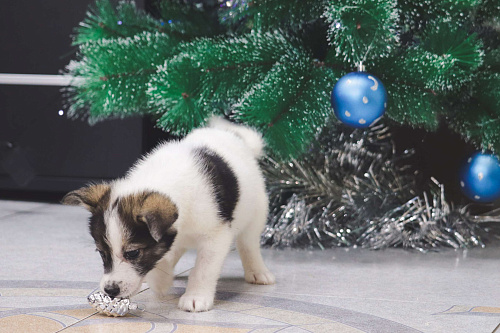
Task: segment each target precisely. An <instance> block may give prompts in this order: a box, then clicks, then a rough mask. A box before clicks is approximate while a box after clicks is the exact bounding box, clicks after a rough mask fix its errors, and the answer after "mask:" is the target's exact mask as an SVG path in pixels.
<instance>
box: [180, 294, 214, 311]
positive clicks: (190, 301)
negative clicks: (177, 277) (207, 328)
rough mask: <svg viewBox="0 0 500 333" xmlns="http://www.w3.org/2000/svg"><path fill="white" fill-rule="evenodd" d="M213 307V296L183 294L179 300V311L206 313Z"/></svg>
mask: <svg viewBox="0 0 500 333" xmlns="http://www.w3.org/2000/svg"><path fill="white" fill-rule="evenodd" d="M213 305H214V297H213V296H205V295H187V294H184V295H182V297H181V298H180V300H179V309H181V310H184V311H189V312H202V311H208V310H210V309H211V308H212V306H213Z"/></svg>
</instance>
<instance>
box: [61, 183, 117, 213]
mask: <svg viewBox="0 0 500 333" xmlns="http://www.w3.org/2000/svg"><path fill="white" fill-rule="evenodd" d="M110 192H111V188H110V186H109V185H108V184H95V185H89V186H86V187H82V188H80V189H78V190H75V191H72V192H69V193H68V194H66V195H65V196H64V198H63V199H62V200H61V203H62V204H64V205H71V206H83V207H85V208H87V209H88V210H89V211H91V212H94V211H96V210H104V209H105V208H106V207H107V205H108V203H109V195H110Z"/></svg>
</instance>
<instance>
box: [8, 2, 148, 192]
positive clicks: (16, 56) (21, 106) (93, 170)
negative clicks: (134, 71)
mask: <svg viewBox="0 0 500 333" xmlns="http://www.w3.org/2000/svg"><path fill="white" fill-rule="evenodd" d="M90 3H93V1H65V0H51V1H33V0H17V1H7V2H5V3H3V4H2V10H1V11H0V45H1V52H0V73H19V74H59V73H60V70H61V69H63V68H64V66H65V65H66V64H67V63H68V62H69V60H70V59H71V58H72V57H73V56H74V54H75V51H76V48H75V47H72V46H71V37H70V36H71V35H72V33H73V29H74V27H76V26H77V25H78V23H79V22H80V21H81V20H82V19H83V18H84V16H85V13H86V11H87V7H88V5H89V4H90ZM137 3H138V5H139V6H142V1H138V2H137ZM60 89H61V87H55V86H29V85H0V198H18V197H22V198H28V199H29V198H31V197H34V198H36V199H44V198H46V199H48V200H52V199H57V198H59V197H60V196H61V195H62V194H63V193H64V192H67V191H69V190H72V189H75V188H77V187H80V186H82V185H84V184H86V183H88V182H90V181H99V180H103V179H104V180H107V179H113V178H116V177H119V176H122V175H123V174H124V173H125V171H126V170H127V169H128V168H129V167H130V166H131V165H132V163H133V162H134V161H135V160H136V159H137V158H138V157H139V156H140V155H141V154H142V153H143V152H144V151H146V150H148V149H149V148H150V146H151V145H153V144H154V141H155V139H156V132H155V131H154V130H152V127H153V126H152V125H151V124H150V123H149V122H148V121H147V120H143V119H142V118H133V119H126V120H122V121H121V120H114V121H104V122H102V123H99V124H97V125H95V126H90V125H88V124H87V123H86V122H85V121H79V120H76V121H75V120H70V119H68V118H66V116H65V115H64V112H65V110H64V107H63V106H62V95H61V92H60ZM60 113H61V114H60Z"/></svg>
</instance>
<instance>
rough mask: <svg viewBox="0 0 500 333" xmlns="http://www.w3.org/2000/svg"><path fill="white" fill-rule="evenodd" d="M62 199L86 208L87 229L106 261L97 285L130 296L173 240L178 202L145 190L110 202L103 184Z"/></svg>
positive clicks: (120, 295)
mask: <svg viewBox="0 0 500 333" xmlns="http://www.w3.org/2000/svg"><path fill="white" fill-rule="evenodd" d="M62 203H63V204H66V205H78V206H83V207H85V208H86V209H88V210H89V211H90V212H91V213H92V215H91V217H90V223H89V228H90V234H91V235H92V237H93V238H94V240H95V243H96V248H97V251H98V252H99V253H100V255H101V257H102V261H103V264H104V276H103V277H102V279H101V289H102V290H103V291H104V292H105V293H107V294H108V295H109V296H111V297H130V296H133V295H135V294H136V293H137V292H138V291H139V288H140V287H141V284H142V281H143V280H144V277H145V276H146V274H147V273H148V272H149V271H150V270H151V269H153V268H154V267H155V265H156V263H157V262H158V260H160V259H161V258H162V257H163V256H164V255H165V253H167V251H168V250H169V249H170V247H171V246H172V243H173V242H174V239H175V236H176V231H175V228H174V226H173V223H174V222H175V221H176V220H177V218H178V210H177V207H176V205H175V204H174V203H173V202H172V201H171V200H170V198H168V197H167V196H165V195H163V194H160V193H158V192H151V191H144V192H140V193H136V194H131V195H127V196H123V197H118V198H116V199H114V200H113V202H111V188H110V186H109V185H107V184H98V185H90V186H88V187H84V188H81V189H79V190H76V191H73V192H70V193H68V194H67V195H66V196H65V197H64V198H63V200H62Z"/></svg>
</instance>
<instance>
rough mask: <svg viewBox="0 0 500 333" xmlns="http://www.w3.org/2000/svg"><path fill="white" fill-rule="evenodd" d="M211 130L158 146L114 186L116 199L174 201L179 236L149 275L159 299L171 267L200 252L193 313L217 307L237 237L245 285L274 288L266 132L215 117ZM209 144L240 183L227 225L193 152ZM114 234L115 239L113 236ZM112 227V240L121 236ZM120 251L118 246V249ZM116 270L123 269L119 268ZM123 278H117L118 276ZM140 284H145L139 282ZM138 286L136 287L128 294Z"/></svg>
mask: <svg viewBox="0 0 500 333" xmlns="http://www.w3.org/2000/svg"><path fill="white" fill-rule="evenodd" d="M210 126H211V127H208V128H202V129H197V130H194V131H193V132H191V134H189V135H188V136H187V137H186V138H185V139H184V140H182V141H178V142H169V143H165V144H162V145H160V146H159V147H158V148H156V149H155V150H154V151H153V152H151V153H150V154H149V155H147V156H145V157H144V158H143V159H142V160H140V161H139V162H138V163H137V164H136V165H135V166H134V167H133V168H132V169H131V170H130V171H129V173H128V174H127V175H126V177H125V178H123V179H120V180H118V181H116V182H114V183H113V184H112V190H111V202H113V201H114V199H116V198H117V197H122V196H125V195H129V194H135V193H139V192H141V191H145V190H146V191H147V190H152V191H157V192H160V193H163V194H165V195H167V196H168V197H170V199H171V200H172V201H173V203H175V205H176V206H177V208H178V211H179V217H178V219H177V221H176V222H175V223H174V225H173V227H174V228H175V229H176V230H177V237H176V239H175V241H174V243H173V245H172V248H171V249H170V250H169V252H167V254H166V255H165V257H164V258H163V259H162V260H161V261H160V262H159V263H158V265H157V268H155V269H153V270H152V271H151V272H149V273H148V275H147V276H146V281H147V282H148V284H149V285H150V287H151V288H152V290H153V291H154V292H155V293H157V294H158V295H163V294H165V293H166V292H167V290H168V289H169V288H170V286H171V284H172V281H173V269H174V266H175V264H176V263H177V261H178V260H179V258H180V257H181V256H182V254H183V253H184V252H185V251H186V249H188V248H196V249H197V259H196V265H195V267H194V269H193V270H192V272H191V273H190V275H189V280H188V285H187V288H186V292H185V294H184V295H183V296H182V297H181V299H180V301H179V307H180V308H181V309H183V310H187V311H206V310H208V309H210V308H211V307H212V306H213V299H214V294H215V289H216V285H217V280H218V278H219V275H220V271H221V267H222V264H223V261H224V259H225V257H226V255H227V253H228V252H229V249H230V247H231V244H232V242H233V240H234V239H236V240H237V247H238V251H239V252H240V255H241V258H242V263H243V267H244V270H245V280H246V281H247V282H250V283H257V284H272V283H274V276H273V275H272V274H271V273H270V272H269V270H268V269H267V267H266V266H265V265H264V262H263V260H262V256H261V253H260V247H259V240H260V233H261V232H262V230H263V228H264V225H265V222H266V218H267V213H268V198H267V194H266V191H265V185H264V179H263V177H262V174H261V171H260V169H259V166H258V163H257V160H256V157H258V156H260V154H261V152H262V147H263V143H262V139H261V138H260V135H259V134H258V133H257V132H255V131H253V130H251V129H249V128H246V127H243V126H239V125H234V124H231V123H229V122H227V121H225V120H222V119H218V118H215V119H212V120H211V121H210ZM199 147H208V148H209V149H211V150H213V151H215V152H216V153H217V154H218V155H220V156H221V157H222V158H223V159H224V161H225V162H226V163H228V164H229V166H230V167H231V169H232V170H233V172H234V173H235V176H236V178H237V181H238V188H239V200H238V203H237V205H236V207H235V210H234V212H233V221H232V222H231V223H227V222H224V221H221V219H220V217H219V215H218V211H217V209H218V208H217V203H216V201H215V198H214V197H213V192H212V190H211V188H210V183H209V182H207V179H206V177H205V176H204V175H203V174H202V173H201V172H200V169H199V166H198V165H197V163H199V162H198V161H197V160H196V157H195V155H194V154H193V150H194V149H196V148H199ZM113 233H115V235H113ZM118 234H119V232H118V231H116V230H115V231H113V229H110V239H111V242H112V243H113V242H114V241H113V239H116V237H120V236H119V235H118ZM112 247H114V245H113V246H112ZM118 267H120V266H119V265H118ZM117 274H118V273H117ZM127 274H129V271H128V270H126V269H125V268H123V270H122V271H121V273H120V278H121V279H123V280H124V281H125V283H128V282H126V280H127V279H130V280H132V281H131V284H133V283H137V281H136V280H135V277H134V274H131V275H130V278H128V277H127ZM140 282H142V281H140ZM131 289H133V288H132V287H130V290H131Z"/></svg>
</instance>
